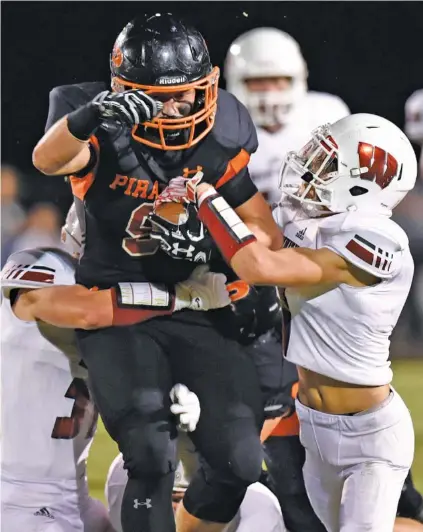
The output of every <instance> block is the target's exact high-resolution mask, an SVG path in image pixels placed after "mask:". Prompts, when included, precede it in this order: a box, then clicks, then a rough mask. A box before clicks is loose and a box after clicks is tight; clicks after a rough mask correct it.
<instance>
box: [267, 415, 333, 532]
mask: <svg viewBox="0 0 423 532" xmlns="http://www.w3.org/2000/svg"><path fill="white" fill-rule="evenodd" d="M294 415H295V414H294ZM289 420H290V418H288V419H287V420H286V425H287V427H288V421H289ZM281 424H282V425H283V421H282V423H281ZM291 425H292V423H290V424H289V427H290V426H291ZM281 429H282V427H279V433H280V432H281ZM264 450H265V455H266V458H265V463H266V468H267V474H266V484H267V485H268V487H269V488H270V489H271V490H272V491H273V493H274V494H275V495H276V497H277V499H278V501H279V505H280V507H281V510H282V515H283V519H284V522H285V525H286V527H287V529H288V530H289V532H325V530H326V529H325V527H324V526H323V525H322V523H321V522H320V521H319V518H318V517H317V515H316V514H315V512H314V510H313V508H312V507H311V504H310V501H309V498H308V495H307V492H306V488H305V485H304V477H303V466H304V461H305V450H304V447H303V446H302V445H301V443H300V439H299V437H298V436H296V435H289V436H288V435H285V436H282V435H278V436H271V437H270V438H269V439H268V440H267V441H266V442H265V443H264Z"/></svg>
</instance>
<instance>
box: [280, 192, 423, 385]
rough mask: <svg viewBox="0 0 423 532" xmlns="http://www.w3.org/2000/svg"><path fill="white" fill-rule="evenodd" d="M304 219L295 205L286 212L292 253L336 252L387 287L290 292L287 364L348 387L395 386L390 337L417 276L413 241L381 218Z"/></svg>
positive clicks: (357, 215) (284, 221)
mask: <svg viewBox="0 0 423 532" xmlns="http://www.w3.org/2000/svg"><path fill="white" fill-rule="evenodd" d="M294 201H295V200H294ZM303 213H304V211H303V210H302V209H300V208H294V207H293V206H290V205H289V204H288V205H284V206H282V207H281V208H280V211H279V214H281V215H282V223H281V225H283V231H284V246H285V247H305V248H311V249H318V248H323V247H326V248H329V249H330V250H332V251H334V252H335V253H337V254H339V255H341V256H342V257H344V258H345V259H346V260H347V261H349V262H350V263H352V264H354V265H356V266H357V267H359V268H361V269H362V270H364V271H366V272H369V273H371V274H373V275H374V276H377V277H379V278H380V279H381V281H380V282H379V283H378V284H376V285H372V286H368V287H364V288H355V287H352V286H349V285H345V284H341V285H338V286H337V285H331V286H324V287H323V286H322V285H320V286H316V287H302V288H287V289H286V290H285V296H286V299H287V302H288V305H289V309H290V311H291V315H292V321H291V332H290V338H289V345H288V351H287V354H286V356H287V359H288V360H289V361H290V362H292V363H294V364H297V365H299V366H302V367H304V368H307V369H310V370H312V371H315V372H317V373H320V374H322V375H326V376H328V377H331V378H333V379H337V380H339V381H343V382H348V383H353V384H359V385H368V386H378V385H383V384H387V383H389V382H391V379H392V371H391V369H390V362H388V357H389V345H390V340H389V337H390V335H391V333H392V330H393V328H394V327H395V325H396V323H397V320H398V317H399V315H400V313H401V310H402V308H403V306H404V303H405V301H406V299H407V295H408V292H409V290H410V286H411V282H412V278H413V271H414V263H413V259H412V256H411V254H410V250H409V247H408V239H407V236H406V234H405V233H404V231H403V230H402V229H401V228H400V227H399V226H398V225H397V224H396V223H395V222H393V221H392V220H390V219H389V218H387V217H385V216H381V215H374V214H370V213H362V212H355V213H343V214H337V215H332V216H328V217H325V218H308V217H307V216H306V215H305V214H303ZM275 214H276V211H275ZM279 222H281V220H279Z"/></svg>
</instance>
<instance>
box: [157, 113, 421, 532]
mask: <svg viewBox="0 0 423 532" xmlns="http://www.w3.org/2000/svg"><path fill="white" fill-rule="evenodd" d="M281 173H282V191H283V193H284V194H285V200H286V201H284V202H282V203H281V204H280V205H279V207H278V212H277V213H276V217H277V218H278V219H279V222H280V225H281V226H282V228H283V231H284V246H285V248H289V249H283V250H281V251H269V250H267V249H265V248H264V247H263V246H262V245H261V244H259V243H258V242H257V240H256V238H255V237H254V235H253V234H252V233H251V232H250V231H248V229H247V227H246V226H245V225H244V224H243V223H242V221H241V220H240V219H239V218H238V217H237V216H236V214H235V213H234V212H233V211H232V209H231V207H230V206H229V205H228V204H227V203H226V202H225V200H224V199H223V198H221V197H220V196H219V194H218V193H217V192H216V191H215V189H214V188H213V187H212V186H210V185H208V184H206V183H203V184H202V183H201V182H200V181H201V178H202V175H201V173H199V174H197V176H195V177H194V178H192V179H190V180H188V181H187V195H186V199H188V200H190V201H195V202H196V203H197V205H198V206H199V218H200V219H201V220H202V221H203V222H204V223H205V225H206V226H207V227H208V229H209V231H210V233H211V235H212V236H213V238H214V239H215V242H216V243H217V244H218V246H219V248H220V250H221V252H222V253H223V255H224V256H225V258H226V260H227V261H228V262H229V263H230V265H231V267H232V268H233V269H234V271H235V272H236V273H237V275H239V277H240V278H241V279H243V280H245V281H246V282H248V283H251V284H264V285H269V284H274V285H278V286H283V287H286V290H285V297H286V300H287V302H288V304H289V309H290V311H291V314H292V320H291V332H290V339H289V345H288V348H287V352H286V356H287V359H288V360H289V361H291V362H293V363H295V364H296V365H297V367H298V373H299V392H298V398H297V400H296V411H297V415H298V417H299V420H300V427H301V432H300V438H301V443H302V444H303V446H304V447H305V449H306V462H305V465H304V469H303V473H304V480H305V484H306V488H307V492H308V495H309V498H310V502H311V504H312V506H313V508H314V510H315V512H316V514H317V515H318V517H319V518H320V520H321V521H322V522H323V524H324V525H325V527H326V528H327V530H328V531H329V532H338V531H340V530H341V531H342V532H347V531H353V530H354V531H355V530H364V529H366V530H369V531H372V532H386V531H388V530H392V529H393V527H394V521H395V515H396V509H397V505H398V500H399V498H400V495H401V489H402V487H403V484H404V480H405V478H406V476H407V473H408V471H409V469H410V466H411V464H412V460H413V453H414V431H413V425H412V421H411V417H410V413H409V411H408V409H407V407H406V406H405V404H404V403H403V401H402V399H401V398H400V396H399V395H398V394H397V392H395V391H394V390H393V389H392V388H391V387H390V383H391V380H392V371H391V369H390V362H389V361H388V358H389V338H390V335H391V333H392V330H393V328H394V327H395V325H396V322H397V320H398V317H399V315H400V313H401V310H402V308H403V306H404V303H405V301H406V298H407V295H408V292H409V290H410V286H411V282H412V278H413V270H414V265H413V259H412V256H411V253H410V250H409V246H408V239H407V236H406V234H405V233H404V231H403V230H402V229H401V228H400V227H399V226H398V225H397V224H395V222H393V221H392V220H390V217H391V215H392V209H394V208H395V207H396V206H397V205H398V204H399V203H400V201H401V200H402V199H403V198H404V197H405V195H406V194H407V192H408V191H410V190H411V189H412V188H413V187H414V184H415V181H416V175H417V161H416V157H415V154H414V151H413V148H412V146H411V144H410V142H409V140H408V139H407V138H406V136H405V134H404V133H403V132H402V131H401V130H400V129H398V128H397V127H396V126H395V125H394V124H392V123H391V122H389V121H387V120H385V119H383V118H381V117H378V116H375V115H369V114H357V115H352V116H349V117H346V118H344V119H341V120H339V121H338V122H336V123H334V124H331V125H327V126H321V127H319V128H317V129H316V130H315V131H314V132H313V134H312V139H311V140H310V141H309V142H308V143H307V144H306V145H305V146H304V148H303V149H301V150H300V151H299V152H298V153H295V152H291V153H289V154H288V155H287V158H286V162H285V164H284V166H283V168H282V172H281ZM291 174H293V175H294V176H297V178H300V184H299V185H297V186H294V184H293V183H295V178H294V179H291ZM170 188H171V185H170V186H169V188H168V190H167V194H168V195H169V192H170ZM175 201H177V198H175ZM278 215H279V216H278Z"/></svg>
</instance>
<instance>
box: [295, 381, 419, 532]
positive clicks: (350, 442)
mask: <svg viewBox="0 0 423 532" xmlns="http://www.w3.org/2000/svg"><path fill="white" fill-rule="evenodd" d="M296 408H297V414H298V418H299V420H300V440H301V443H302V445H303V446H304V447H305V449H306V461H305V464H304V468H303V473H304V481H305V485H306V489H307V493H308V496H309V499H310V502H311V505H312V507H313V509H314V511H315V512H316V514H317V516H318V517H319V519H320V520H321V521H322V523H323V524H324V525H325V527H326V528H327V530H328V532H361V531H363V532H364V531H366V532H389V531H391V530H393V527H394V521H395V516H396V511H397V505H398V501H399V498H400V495H401V489H402V487H403V484H404V480H405V477H406V476H407V473H408V471H409V469H410V467H411V464H412V461H413V454H414V430H413V423H412V421H411V416H410V412H409V411H408V409H407V407H406V406H405V404H404V402H403V400H402V399H401V397H400V396H399V395H398V393H397V392H396V391H395V390H392V393H391V394H390V396H389V397H388V398H387V399H386V400H385V401H384V402H383V403H382V404H381V405H379V406H378V407H375V408H372V409H370V410H366V411H365V412H360V413H359V414H356V415H353V416H348V415H331V414H325V413H323V412H318V411H316V410H313V409H311V408H308V407H306V406H304V405H303V404H301V403H300V402H299V401H298V399H297V400H296Z"/></svg>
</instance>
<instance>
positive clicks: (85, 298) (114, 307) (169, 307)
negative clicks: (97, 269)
mask: <svg viewBox="0 0 423 532" xmlns="http://www.w3.org/2000/svg"><path fill="white" fill-rule="evenodd" d="M147 284H148V283H139V284H138V286H141V285H147ZM149 292H150V290H149ZM163 293H164V294H165V296H163V295H162V294H163ZM166 297H167V299H165V298H166ZM18 303H19V306H20V307H22V306H25V307H26V312H28V311H29V312H30V316H31V317H32V318H33V319H37V320H41V321H45V322H47V323H50V324H52V325H55V326H56V327H61V328H70V329H87V330H88V329H100V328H104V327H111V326H125V325H126V326H127V325H133V324H135V323H140V322H143V321H146V320H149V319H151V318H154V317H157V316H166V315H169V314H171V313H172V312H173V311H174V310H175V298H174V296H173V294H172V293H171V292H170V291H167V292H163V291H162V292H161V294H160V304H159V303H158V302H157V301H155V302H154V301H148V302H147V301H144V303H145V304H137V302H136V301H134V300H132V301H131V304H129V303H128V301H127V300H125V299H123V301H122V298H121V297H120V291H119V290H118V287H114V288H111V289H109V290H98V291H90V290H88V289H87V288H85V287H83V286H81V285H75V286H55V287H51V288H44V289H40V290H31V291H30V292H27V293H24V294H22V296H21V297H20V298H19V300H18ZM147 303H150V304H149V305H147ZM18 311H19V309H18Z"/></svg>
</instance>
